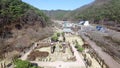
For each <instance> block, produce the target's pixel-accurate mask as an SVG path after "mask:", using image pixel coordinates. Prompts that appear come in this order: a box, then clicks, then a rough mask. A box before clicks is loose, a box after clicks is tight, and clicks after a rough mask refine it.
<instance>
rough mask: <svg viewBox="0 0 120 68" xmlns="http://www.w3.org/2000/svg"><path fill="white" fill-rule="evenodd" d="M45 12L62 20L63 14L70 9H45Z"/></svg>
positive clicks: (53, 17)
mask: <svg viewBox="0 0 120 68" xmlns="http://www.w3.org/2000/svg"><path fill="white" fill-rule="evenodd" d="M43 12H44V13H45V14H46V15H47V16H48V17H50V18H51V19H55V20H62V19H63V16H64V15H65V14H66V13H68V12H70V10H43Z"/></svg>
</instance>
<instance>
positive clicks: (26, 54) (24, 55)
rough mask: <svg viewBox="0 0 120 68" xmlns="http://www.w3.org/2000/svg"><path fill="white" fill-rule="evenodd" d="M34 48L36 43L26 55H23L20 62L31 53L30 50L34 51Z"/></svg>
mask: <svg viewBox="0 0 120 68" xmlns="http://www.w3.org/2000/svg"><path fill="white" fill-rule="evenodd" d="M35 47H37V43H35V44H34V46H33V47H32V48H31V49H30V50H29V51H28V52H27V53H25V54H24V55H23V56H22V57H21V58H20V59H21V60H26V59H27V56H28V55H29V54H30V53H31V51H32V50H34V49H35Z"/></svg>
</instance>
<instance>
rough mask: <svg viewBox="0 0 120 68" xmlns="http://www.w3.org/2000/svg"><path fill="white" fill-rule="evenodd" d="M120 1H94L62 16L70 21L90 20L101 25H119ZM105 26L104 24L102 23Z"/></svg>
mask: <svg viewBox="0 0 120 68" xmlns="http://www.w3.org/2000/svg"><path fill="white" fill-rule="evenodd" d="M119 9H120V0H95V1H94V2H93V3H91V4H88V5H85V6H83V7H81V8H78V9H76V10H74V11H72V12H70V13H68V14H66V15H65V16H64V18H67V19H70V20H91V21H92V22H97V23H103V22H104V21H113V22H114V23H116V24H118V23H120V19H119V18H120V10H119ZM103 24H105V23H103Z"/></svg>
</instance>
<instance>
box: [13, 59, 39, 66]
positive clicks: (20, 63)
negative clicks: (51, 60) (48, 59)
mask: <svg viewBox="0 0 120 68" xmlns="http://www.w3.org/2000/svg"><path fill="white" fill-rule="evenodd" d="M14 64H15V65H16V66H15V68H38V66H33V65H31V63H30V62H28V61H23V60H20V59H16V60H15V61H14Z"/></svg>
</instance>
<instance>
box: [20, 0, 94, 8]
mask: <svg viewBox="0 0 120 68" xmlns="http://www.w3.org/2000/svg"><path fill="white" fill-rule="evenodd" d="M22 1H23V2H26V3H28V4H30V5H32V6H34V7H36V8H38V9H41V10H58V9H61V10H74V9H76V8H79V7H82V6H84V5H86V4H89V3H91V2H93V1H94V0H22Z"/></svg>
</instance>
